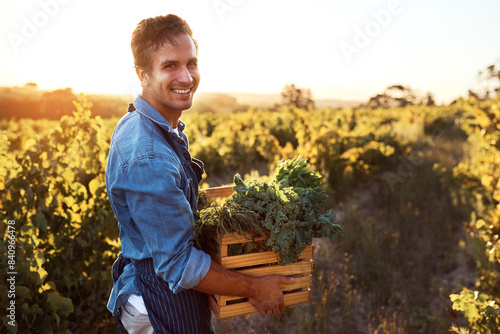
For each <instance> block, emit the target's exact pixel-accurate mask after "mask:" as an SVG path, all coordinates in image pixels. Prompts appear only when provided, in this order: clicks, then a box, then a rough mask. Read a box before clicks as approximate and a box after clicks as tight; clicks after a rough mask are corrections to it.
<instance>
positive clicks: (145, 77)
mask: <svg viewBox="0 0 500 334" xmlns="http://www.w3.org/2000/svg"><path fill="white" fill-rule="evenodd" d="M135 73H137V76H138V77H139V80H140V81H141V86H142V87H148V86H149V74H148V72H147V71H146V70H145V69H144V68H142V67H140V66H136V67H135Z"/></svg>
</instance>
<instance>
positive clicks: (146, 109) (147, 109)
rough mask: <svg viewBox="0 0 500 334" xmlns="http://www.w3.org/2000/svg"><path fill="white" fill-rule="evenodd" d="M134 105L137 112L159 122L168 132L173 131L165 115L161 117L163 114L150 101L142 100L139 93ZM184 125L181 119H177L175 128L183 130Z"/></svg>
mask: <svg viewBox="0 0 500 334" xmlns="http://www.w3.org/2000/svg"><path fill="white" fill-rule="evenodd" d="M134 107H135V109H136V110H137V112H139V113H141V114H142V115H144V116H146V117H147V118H149V119H150V120H152V121H153V122H155V123H157V124H159V125H160V126H162V127H163V128H166V129H167V130H168V132H173V128H172V126H171V125H170V124H169V123H168V122H167V120H166V119H165V117H163V115H162V114H161V113H160V112H159V111H158V110H157V109H156V108H155V107H153V106H152V105H151V104H150V103H148V102H146V101H145V100H143V99H142V98H141V96H140V95H137V97H136V98H135V101H134ZM185 127H186V124H184V122H183V121H181V120H179V123H178V124H177V128H178V129H179V131H180V132H182V131H184V128H185Z"/></svg>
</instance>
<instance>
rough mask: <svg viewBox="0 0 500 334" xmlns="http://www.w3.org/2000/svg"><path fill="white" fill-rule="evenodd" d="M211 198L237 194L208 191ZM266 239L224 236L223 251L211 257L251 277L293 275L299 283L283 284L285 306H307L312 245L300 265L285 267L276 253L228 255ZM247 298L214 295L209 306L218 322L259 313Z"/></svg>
mask: <svg viewBox="0 0 500 334" xmlns="http://www.w3.org/2000/svg"><path fill="white" fill-rule="evenodd" d="M204 190H205V193H206V195H207V198H214V197H226V196H230V195H231V194H232V192H233V189H232V187H218V188H209V189H204ZM264 240H266V237H257V238H254V237H253V236H250V235H245V236H241V235H237V234H232V235H224V236H222V237H219V238H217V243H218V245H219V250H218V252H217V253H216V254H214V253H212V254H211V256H212V258H213V259H214V261H216V262H218V263H220V264H221V265H222V266H223V267H225V268H227V269H231V270H234V271H237V272H239V273H244V274H248V275H255V276H262V275H268V274H280V275H285V276H290V275H293V276H294V277H295V281H294V282H293V283H291V284H280V287H281V291H283V294H284V297H285V306H291V305H297V304H302V303H307V302H309V301H310V297H311V290H310V286H311V283H312V277H311V272H312V268H313V259H312V257H313V254H314V247H313V246H312V245H309V246H308V247H307V248H306V249H305V250H304V251H303V252H302V254H301V255H300V257H299V259H298V260H297V262H294V263H292V264H288V265H285V266H282V265H279V264H278V255H277V253H276V252H272V251H266V252H258V253H250V254H242V255H233V256H229V255H228V248H229V246H230V245H234V244H244V243H248V242H252V241H264ZM242 299H244V298H242V297H238V296H224V295H212V296H209V305H210V309H211V310H212V312H213V313H214V314H215V316H216V317H217V319H226V318H232V317H236V316H240V315H245V314H250V313H255V312H257V309H256V308H255V307H254V306H253V305H252V304H251V303H250V302H248V301H245V300H242Z"/></svg>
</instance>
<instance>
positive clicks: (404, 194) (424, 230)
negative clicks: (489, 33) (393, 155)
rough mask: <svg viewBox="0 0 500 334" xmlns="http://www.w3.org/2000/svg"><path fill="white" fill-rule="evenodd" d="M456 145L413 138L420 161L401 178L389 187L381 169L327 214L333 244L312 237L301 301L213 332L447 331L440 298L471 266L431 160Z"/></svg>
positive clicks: (451, 157)
mask: <svg viewBox="0 0 500 334" xmlns="http://www.w3.org/2000/svg"><path fill="white" fill-rule="evenodd" d="M462 144H463V142H462V141H461V140H459V139H456V138H448V139H447V138H446V135H444V136H442V137H441V138H440V140H439V141H437V140H435V138H429V137H427V138H421V141H418V142H415V149H416V150H418V152H417V153H418V154H419V156H420V157H421V158H422V159H421V160H420V161H421V163H419V165H418V166H415V168H414V170H413V172H412V173H411V174H409V175H405V177H404V178H403V180H402V181H401V182H398V183H397V184H395V185H394V187H392V188H391V187H390V186H389V185H388V184H387V182H386V180H385V178H384V177H383V176H382V175H380V177H378V178H376V179H374V180H372V181H370V182H367V183H364V184H360V185H359V186H358V187H357V188H356V189H351V192H350V195H348V196H346V198H345V200H344V201H343V204H342V206H339V207H336V208H335V210H334V211H336V212H337V213H338V222H339V223H340V224H342V225H343V227H344V238H343V239H342V241H341V242H336V243H332V242H330V241H328V240H315V267H314V272H313V285H312V293H311V302H310V303H308V304H305V305H299V306H294V307H290V308H287V310H286V312H284V313H283V314H281V315H280V316H278V317H269V318H263V317H261V316H260V315H251V316H249V317H247V318H243V317H239V318H235V319H230V320H226V321H215V322H214V325H215V328H216V332H217V333H289V334H292V333H350V334H351V333H446V332H447V331H448V329H449V328H450V326H451V324H452V323H457V322H460V320H461V319H457V314H456V313H454V312H453V311H452V310H451V302H450V301H449V298H448V296H449V294H450V293H456V292H457V291H459V289H461V286H463V283H466V284H467V282H469V281H468V280H467V277H468V273H470V272H473V271H474V266H473V265H472V266H471V265H470V264H471V263H473V262H471V261H470V256H469V255H468V254H467V253H465V252H464V251H463V250H462V249H461V248H460V247H458V244H459V241H460V240H461V239H463V238H465V234H464V230H463V223H464V221H465V217H462V215H460V214H458V213H456V212H455V211H454V209H453V206H452V203H451V199H450V196H449V194H448V191H447V189H446V187H445V186H443V184H442V183H441V181H440V178H439V176H438V175H436V174H435V173H434V172H433V170H432V166H433V164H434V163H436V162H440V163H443V164H445V165H453V164H455V163H456V162H457V161H459V160H460V159H461V158H462V154H463V150H462ZM392 172H394V173H398V170H397V166H396V167H395V168H394V170H393V171H392ZM464 281H465V282H464ZM472 281H473V280H472Z"/></svg>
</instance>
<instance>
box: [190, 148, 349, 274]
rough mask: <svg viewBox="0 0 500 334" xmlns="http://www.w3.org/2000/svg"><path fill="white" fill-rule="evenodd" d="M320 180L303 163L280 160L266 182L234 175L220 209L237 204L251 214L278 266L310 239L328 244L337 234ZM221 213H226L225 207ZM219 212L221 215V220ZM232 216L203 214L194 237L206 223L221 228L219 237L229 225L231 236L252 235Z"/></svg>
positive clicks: (339, 230)
mask: <svg viewBox="0 0 500 334" xmlns="http://www.w3.org/2000/svg"><path fill="white" fill-rule="evenodd" d="M320 178H321V176H320V174H319V173H317V172H313V171H311V170H310V168H309V165H308V164H307V162H306V159H302V158H300V157H299V158H297V159H294V160H290V161H285V162H282V163H281V164H280V165H279V167H278V169H277V171H276V173H275V175H274V178H273V180H272V181H271V182H270V183H267V182H264V181H259V180H249V181H247V182H244V181H243V179H242V178H241V176H240V175H239V174H236V175H235V176H234V183H235V186H234V188H233V189H234V193H233V195H231V197H229V198H228V200H227V201H226V202H225V203H224V204H223V205H222V207H224V205H226V203H234V205H238V206H237V207H236V208H238V209H239V210H242V211H240V213H241V214H242V215H248V214H250V212H251V213H252V214H250V215H252V217H253V218H256V223H257V222H258V224H259V226H260V227H261V228H262V230H263V231H264V232H267V234H268V239H267V246H268V247H269V248H270V249H271V250H273V251H276V252H277V253H278V254H279V263H280V264H282V265H285V264H289V263H292V262H293V261H295V260H296V259H298V258H299V256H300V254H301V253H302V251H303V250H304V249H305V248H306V247H307V246H308V245H309V244H310V243H311V242H312V240H313V238H320V237H328V238H330V239H332V240H333V239H335V238H337V237H340V236H341V235H342V227H341V226H340V225H338V224H334V221H335V215H334V214H333V213H332V211H331V210H329V211H327V212H324V211H325V207H326V204H327V202H328V195H327V194H326V192H325V191H324V189H323V188H321V187H320V186H319V185H320ZM231 205H233V204H231ZM226 209H229V210H230V208H229V207H227V208H226ZM220 213H224V214H225V216H224V217H222V216H220ZM236 217H237V215H236V214H228V213H227V212H226V211H220V210H215V211H214V210H213V209H209V210H202V212H201V215H200V219H199V221H198V222H197V223H196V225H197V231H198V235H200V234H203V233H206V232H204V231H203V229H204V228H203V226H204V225H206V224H214V225H218V224H222V226H223V227H218V228H217V231H218V233H223V234H227V231H228V230H227V226H231V228H232V230H231V232H238V233H240V234H244V233H241V232H246V233H253V231H250V230H247V229H246V227H245V226H249V225H252V226H253V224H247V223H248V222H247V221H246V220H245V219H242V220H241V222H242V223H243V225H240V223H239V222H237V221H236V219H235V218H236ZM253 218H252V221H253ZM198 226H200V227H198ZM237 226H238V227H237ZM236 229H237V230H238V231H236ZM214 230H215V229H214ZM205 231H207V230H206V229H205ZM259 234H260V233H259ZM210 237H211V236H209V238H210ZM200 238H205V236H203V237H200V236H199V237H198V239H200Z"/></svg>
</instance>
